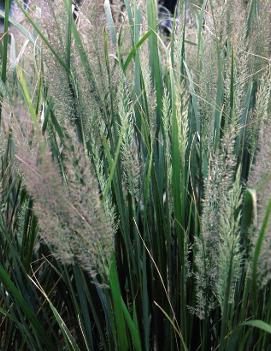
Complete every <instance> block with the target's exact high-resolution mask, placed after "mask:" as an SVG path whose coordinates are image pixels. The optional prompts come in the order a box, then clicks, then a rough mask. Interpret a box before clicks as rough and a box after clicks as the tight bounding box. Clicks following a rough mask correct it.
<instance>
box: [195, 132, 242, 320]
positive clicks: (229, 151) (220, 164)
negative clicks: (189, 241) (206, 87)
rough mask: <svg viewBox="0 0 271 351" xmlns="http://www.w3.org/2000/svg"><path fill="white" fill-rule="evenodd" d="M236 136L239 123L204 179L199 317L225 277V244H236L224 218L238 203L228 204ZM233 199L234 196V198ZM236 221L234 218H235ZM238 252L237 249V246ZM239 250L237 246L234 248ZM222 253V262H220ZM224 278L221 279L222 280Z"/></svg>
mask: <svg viewBox="0 0 271 351" xmlns="http://www.w3.org/2000/svg"><path fill="white" fill-rule="evenodd" d="M235 137H236V127H232V128H231V129H230V130H229V131H228V132H227V133H226V134H225V136H224V138H223V143H222V146H221V150H220V151H219V152H218V153H216V154H215V155H214V156H213V158H212V160H211V163H210V166H209V176H208V179H207V180H206V183H205V198H204V202H203V210H202V216H201V233H202V234H201V237H199V238H196V242H195V245H196V246H195V248H196V256H195V264H196V267H197V271H196V273H195V277H196V285H197V308H196V313H197V315H198V316H199V318H207V316H208V314H209V312H210V311H211V310H212V309H213V308H214V306H215V304H216V299H215V295H216V293H217V291H216V289H214V287H216V286H217V281H219V279H223V278H222V277H221V275H220V274H222V272H223V269H224V268H223V261H225V257H223V253H224V250H225V248H224V247H223V244H224V245H227V244H233V243H234V244H235V242H236V240H235V239H234V240H233V237H234V236H235V232H234V231H233V228H231V230H232V236H233V237H231V236H230V233H228V232H227V230H228V229H229V228H227V225H231V223H230V222H225V221H226V220H225V219H224V216H225V212H224V211H227V212H228V213H227V215H228V214H229V212H230V214H233V213H234V211H235V210H236V208H232V207H231V206H233V205H234V206H236V203H234V204H229V197H228V196H229V193H230V194H231V193H232V196H233V199H234V200H236V199H235V198H234V196H236V194H235V192H236V191H234V188H232V178H233V169H234V166H235V157H234V152H233V150H234V142H235ZM233 199H231V200H232V201H233ZM234 223H235V222H234ZM234 228H235V226H234ZM228 235H229V237H227V236H228ZM237 252H238V249H237ZM234 254H236V250H234ZM220 255H221V260H222V261H221V262H220ZM221 282H222V280H221V281H220V284H222V283H221Z"/></svg>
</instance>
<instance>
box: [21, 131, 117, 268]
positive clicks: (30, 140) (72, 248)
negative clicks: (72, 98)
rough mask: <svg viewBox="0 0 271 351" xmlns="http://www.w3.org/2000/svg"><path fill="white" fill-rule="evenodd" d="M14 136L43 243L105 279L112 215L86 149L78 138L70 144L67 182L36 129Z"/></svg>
mask: <svg viewBox="0 0 271 351" xmlns="http://www.w3.org/2000/svg"><path fill="white" fill-rule="evenodd" d="M22 131H23V132H22ZM15 133H16V134H15V139H16V155H15V158H16V162H17V165H18V168H19V170H20V172H21V174H22V176H23V180H24V184H25V186H26V188H27V190H28V192H29V194H30V195H31V197H32V198H33V200H34V204H35V205H34V212H35V214H36V216H37V217H38V220H39V228H40V237H41V239H42V240H44V241H45V242H46V243H47V244H48V245H49V246H50V247H51V249H52V252H53V254H54V255H55V257H56V258H57V259H59V260H60V261H61V262H63V263H65V264H75V263H78V264H80V265H81V266H82V267H83V268H84V269H85V270H87V271H88V272H91V273H95V272H97V271H98V272H99V273H100V274H104V275H106V273H107V267H108V263H109V260H110V258H111V251H112V247H113V240H114V239H113V236H114V228H115V226H114V223H113V217H114V216H113V215H112V212H110V209H109V208H108V207H107V206H104V202H103V200H102V199H101V195H100V191H99V186H98V182H97V179H96V177H95V176H94V174H93V170H92V166H91V162H90V161H89V159H88V158H87V157H86V155H85V154H84V152H83V149H82V147H81V146H80V145H79V144H78V142H77V141H76V139H74V137H71V138H70V139H69V140H68V143H69V147H65V148H64V152H63V157H64V165H65V177H64V179H63V175H62V176H61V175H60V172H59V167H58V164H57V163H56V162H55V161H54V160H53V158H52V155H51V153H50V151H49V150H48V149H47V146H46V144H45V143H44V139H43V137H42V135H41V134H40V133H39V132H38V131H37V130H36V131H33V130H31V129H29V130H28V129H24V130H22V128H19V129H18V128H17V129H16V131H15ZM26 133H27V135H26Z"/></svg>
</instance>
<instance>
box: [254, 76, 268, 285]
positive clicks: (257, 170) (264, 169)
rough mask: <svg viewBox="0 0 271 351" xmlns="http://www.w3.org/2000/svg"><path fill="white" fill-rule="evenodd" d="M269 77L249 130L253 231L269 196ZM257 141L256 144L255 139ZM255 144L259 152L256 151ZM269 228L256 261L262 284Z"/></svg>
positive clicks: (265, 279)
mask: <svg viewBox="0 0 271 351" xmlns="http://www.w3.org/2000/svg"><path fill="white" fill-rule="evenodd" d="M270 93H271V84H270V74H268V75H267V76H266V77H265V78H264V79H263V80H262V82H261V87H260V89H259V92H258V95H257V101H256V107H255V112H254V116H253V117H254V119H255V126H253V130H252V133H253V134H252V136H251V138H252V143H251V145H252V148H253V149H252V151H253V154H254V152H255V156H256V162H255V164H254V165H253V167H252V171H251V174H250V178H249V185H250V187H252V188H255V189H256V192H257V207H258V208H257V224H256V227H255V228H254V230H253V232H256V231H257V230H259V229H260V227H261V224H262V221H263V218H264V215H265V208H266V206H267V204H268V201H269V200H270V197H271V167H270V160H271V144H270V133H271V122H270V106H269V102H270ZM257 138H259V139H258V143H256V140H257ZM257 144H258V150H256V147H257ZM256 239H257V238H256V236H254V237H252V239H251V241H252V242H254V243H255V242H256ZM270 242H271V229H270V228H269V230H268V231H267V234H266V236H265V240H264V243H263V245H262V250H261V254H260V259H259V266H260V268H259V270H258V271H259V272H260V274H259V275H260V277H259V280H260V281H261V285H266V284H267V283H268V282H269V281H270V280H271V270H270V267H271V261H270V250H271V245H270Z"/></svg>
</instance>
